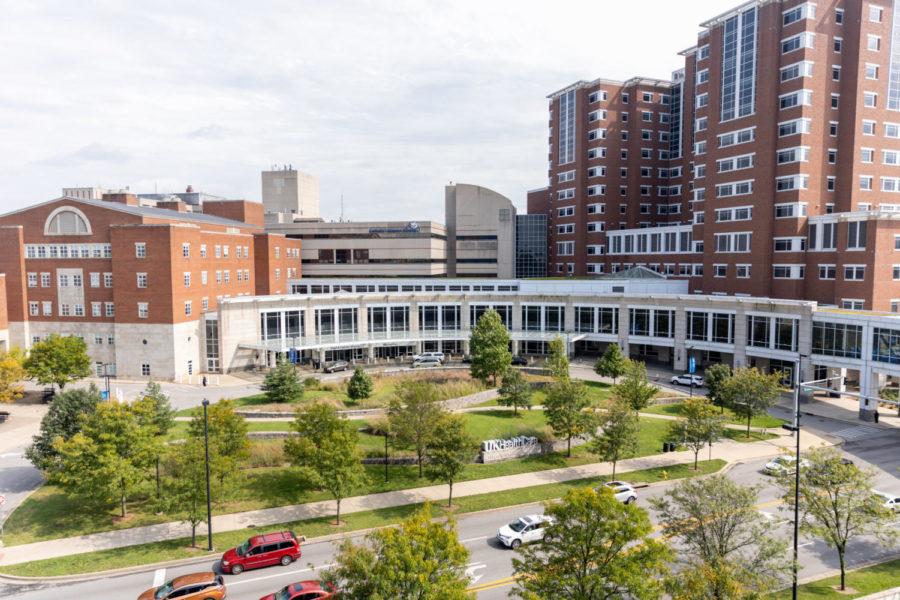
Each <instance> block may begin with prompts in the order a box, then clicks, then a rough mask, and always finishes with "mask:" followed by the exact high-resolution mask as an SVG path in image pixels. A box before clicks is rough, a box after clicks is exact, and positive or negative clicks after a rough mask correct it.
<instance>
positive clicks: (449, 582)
mask: <svg viewBox="0 0 900 600" xmlns="http://www.w3.org/2000/svg"><path fill="white" fill-rule="evenodd" d="M468 562H469V551H468V550H467V549H466V547H465V546H463V545H462V544H461V543H460V542H459V537H458V536H457V534H456V522H455V520H454V519H453V518H450V519H447V521H446V522H440V521H433V520H432V512H431V506H430V505H429V504H425V506H424V507H423V508H422V509H421V510H419V511H417V512H416V513H414V514H413V515H412V516H410V517H409V518H407V519H405V520H404V521H402V522H401V523H400V525H399V527H396V528H395V527H385V528H383V529H377V530H375V531H373V532H372V533H370V534H368V535H367V536H366V540H365V542H364V543H361V544H356V543H354V542H353V540H352V539H347V540H345V541H344V542H343V543H342V544H341V546H340V549H339V551H338V553H337V556H336V557H335V560H334V565H333V566H332V567H330V568H328V569H327V570H325V571H323V572H322V574H321V579H322V581H324V582H328V583H330V584H333V585H334V586H335V587H337V589H339V590H341V598H344V599H346V600H387V599H389V598H390V599H393V598H397V599H404V600H412V599H421V600H438V599H440V600H468V599H469V598H470V595H469V593H468V592H467V591H466V588H467V587H468V585H469V577H468V575H466V566H467V564H468Z"/></svg>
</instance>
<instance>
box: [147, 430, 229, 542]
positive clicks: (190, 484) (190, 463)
mask: <svg viewBox="0 0 900 600" xmlns="http://www.w3.org/2000/svg"><path fill="white" fill-rule="evenodd" d="M166 472H167V473H169V474H170V477H169V478H168V480H167V482H166V494H165V495H164V496H163V497H162V499H161V502H162V505H163V509H164V510H165V512H167V513H169V514H173V515H176V516H179V517H181V519H182V520H183V521H184V522H186V523H187V524H189V525H190V526H191V546H192V547H194V546H196V545H197V526H198V525H199V524H200V523H202V522H203V521H205V520H206V456H205V449H204V447H203V440H199V439H196V438H190V439H188V440H187V441H186V442H185V443H184V444H179V445H178V446H177V447H172V449H171V451H170V452H169V453H168V455H167V460H166ZM228 483H230V480H229V479H226V480H225V484H226V485H227V484H228ZM210 484H211V487H212V489H211V493H210V496H211V499H212V501H213V502H214V503H218V502H217V500H221V499H222V498H223V497H225V496H228V494H227V493H226V492H225V491H224V490H222V489H221V488H220V485H221V484H220V483H219V481H218V479H216V478H210Z"/></svg>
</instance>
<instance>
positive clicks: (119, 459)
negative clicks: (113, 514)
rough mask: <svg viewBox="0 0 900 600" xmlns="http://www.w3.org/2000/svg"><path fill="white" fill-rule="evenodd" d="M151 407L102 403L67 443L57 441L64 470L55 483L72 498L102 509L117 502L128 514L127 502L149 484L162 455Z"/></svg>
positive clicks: (60, 462) (61, 465)
mask: <svg viewBox="0 0 900 600" xmlns="http://www.w3.org/2000/svg"><path fill="white" fill-rule="evenodd" d="M147 408H148V405H147V404H143V403H135V404H134V405H131V406H130V405H128V404H120V403H118V402H102V403H100V404H98V405H97V409H96V410H95V411H94V412H93V413H92V414H91V415H90V416H88V417H87V418H85V420H84V426H83V427H82V430H81V431H79V432H78V433H76V434H75V435H74V436H72V437H71V438H70V439H68V440H63V439H61V438H57V440H56V442H55V443H54V448H55V449H56V451H57V452H58V453H59V467H58V469H56V470H55V471H54V472H53V478H52V480H53V481H54V482H56V483H59V484H60V485H61V486H62V487H63V488H65V489H66V490H68V491H69V492H71V493H75V494H78V495H79V497H83V498H88V499H91V500H93V501H96V502H98V503H100V504H108V503H113V502H118V503H119V505H120V507H121V512H120V515H121V516H122V517H125V515H126V514H127V508H128V507H127V501H128V498H130V497H132V495H133V494H134V493H135V492H136V491H137V489H138V488H139V487H140V485H141V484H142V483H143V482H144V481H145V479H146V477H147V472H148V469H149V467H150V466H151V465H152V464H154V463H155V461H156V456H157V455H158V454H159V449H158V445H159V444H160V441H159V439H158V438H157V436H156V431H155V429H154V428H153V427H151V426H149V425H148V422H149V421H150V419H149V415H148V414H147V413H146V410H147Z"/></svg>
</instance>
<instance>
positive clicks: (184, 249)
mask: <svg viewBox="0 0 900 600" xmlns="http://www.w3.org/2000/svg"><path fill="white" fill-rule="evenodd" d="M181 256H183V257H184V258H190V257H191V245H190V244H188V243H184V244H181Z"/></svg>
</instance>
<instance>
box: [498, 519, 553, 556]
mask: <svg viewBox="0 0 900 600" xmlns="http://www.w3.org/2000/svg"><path fill="white" fill-rule="evenodd" d="M552 524H553V518H552V517H548V516H546V515H526V516H524V517H519V518H518V519H516V520H515V521H513V522H512V523H510V524H509V525H504V526H503V527H501V528H500V529H499V530H498V531H497V540H499V541H500V543H501V544H503V545H504V546H506V547H507V548H512V549H513V550H515V549H516V548H518V547H519V546H521V545H522V544H530V543H531V542H539V541H541V540H542V539H544V534H545V533H547V527H549V526H550V525H552Z"/></svg>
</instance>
